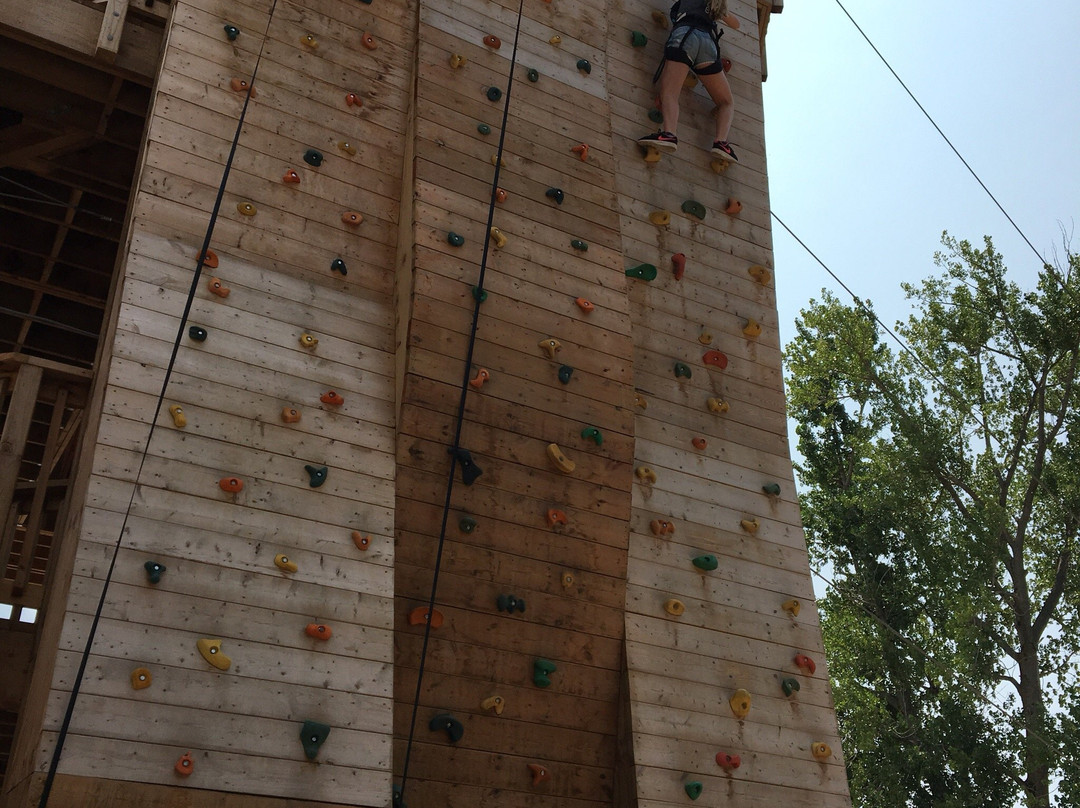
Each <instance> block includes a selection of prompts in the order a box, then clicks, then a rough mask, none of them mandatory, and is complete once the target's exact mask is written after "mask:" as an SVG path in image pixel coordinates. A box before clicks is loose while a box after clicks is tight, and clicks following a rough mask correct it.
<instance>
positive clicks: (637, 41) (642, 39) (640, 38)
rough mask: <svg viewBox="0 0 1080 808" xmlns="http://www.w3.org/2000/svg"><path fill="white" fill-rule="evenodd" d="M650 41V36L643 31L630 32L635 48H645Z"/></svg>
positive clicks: (631, 42) (631, 41)
mask: <svg viewBox="0 0 1080 808" xmlns="http://www.w3.org/2000/svg"><path fill="white" fill-rule="evenodd" d="M648 43H649V38H648V37H647V36H645V34H643V33H641V31H631V32H630V44H631V45H633V46H634V47H635V48H644V47H645V46H646V45H647V44H648Z"/></svg>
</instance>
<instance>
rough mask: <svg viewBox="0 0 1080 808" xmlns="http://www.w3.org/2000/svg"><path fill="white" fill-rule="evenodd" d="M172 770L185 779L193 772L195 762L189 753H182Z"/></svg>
mask: <svg viewBox="0 0 1080 808" xmlns="http://www.w3.org/2000/svg"><path fill="white" fill-rule="evenodd" d="M173 770H174V771H175V772H176V773H177V774H179V775H180V776H181V777H187V776H188V775H189V774H191V773H192V772H193V771H195V761H194V760H192V759H191V752H184V754H182V755H181V756H180V758H179V760H177V761H176V763H175V764H174V765H173Z"/></svg>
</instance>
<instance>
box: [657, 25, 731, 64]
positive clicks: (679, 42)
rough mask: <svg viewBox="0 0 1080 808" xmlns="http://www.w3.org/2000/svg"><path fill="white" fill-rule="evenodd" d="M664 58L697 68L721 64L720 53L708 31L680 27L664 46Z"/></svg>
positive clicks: (672, 33)
mask: <svg viewBox="0 0 1080 808" xmlns="http://www.w3.org/2000/svg"><path fill="white" fill-rule="evenodd" d="M664 58H665V59H670V60H671V61H673V62H682V63H683V64H685V65H689V66H690V67H691V68H695V67H697V66H698V65H703V64H710V63H711V64H719V62H720V53H719V51H718V50H717V48H716V42H714V41H713V38H712V35H711V34H710V33H709V32H708V31H702V30H701V29H700V28H694V27H692V26H690V25H679V26H676V28H675V29H674V30H673V31H672V32H671V36H669V37H668V40H667V43H666V44H665V45H664Z"/></svg>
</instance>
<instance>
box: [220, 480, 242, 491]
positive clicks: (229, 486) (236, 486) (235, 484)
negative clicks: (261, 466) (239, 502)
mask: <svg viewBox="0 0 1080 808" xmlns="http://www.w3.org/2000/svg"><path fill="white" fill-rule="evenodd" d="M218 486H220V487H221V490H222V491H225V492H226V493H228V494H239V493H240V492H241V491H243V490H244V481H243V480H241V479H240V478H239V477H222V478H221V479H220V480H218Z"/></svg>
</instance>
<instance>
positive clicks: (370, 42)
mask: <svg viewBox="0 0 1080 808" xmlns="http://www.w3.org/2000/svg"><path fill="white" fill-rule="evenodd" d="M360 44H361V45H363V46H364V47H365V48H367V49H368V50H375V49H376V48H377V47H379V43H378V42H376V41H375V37H373V36H372V35H371V34H369V33H368V32H367V31H364V33H362V34H361V35H360Z"/></svg>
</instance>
